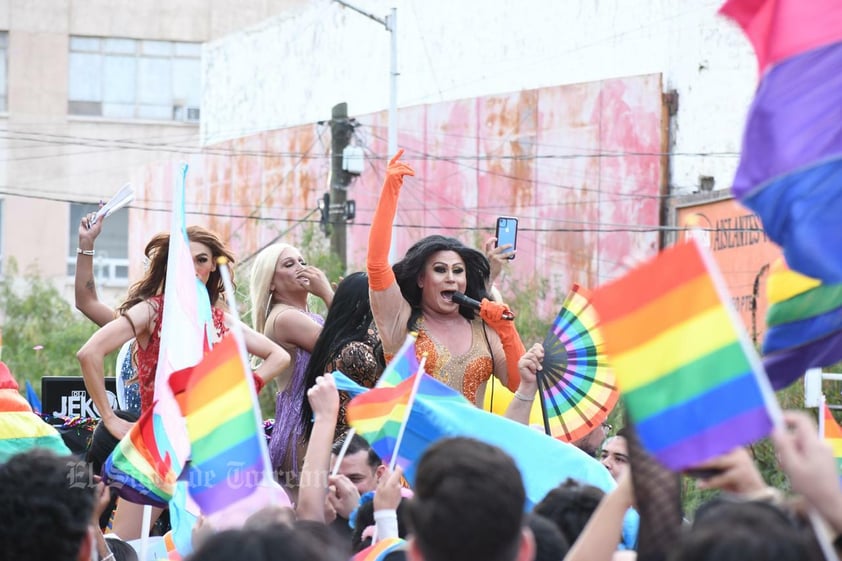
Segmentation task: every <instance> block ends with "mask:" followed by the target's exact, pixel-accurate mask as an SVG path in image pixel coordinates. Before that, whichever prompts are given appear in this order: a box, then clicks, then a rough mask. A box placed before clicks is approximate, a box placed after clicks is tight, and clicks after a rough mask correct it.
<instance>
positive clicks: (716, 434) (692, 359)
mask: <svg viewBox="0 0 842 561" xmlns="http://www.w3.org/2000/svg"><path fill="white" fill-rule="evenodd" d="M724 286H725V285H724V281H722V279H721V277H720V276H719V271H718V270H717V269H716V265H715V263H714V261H713V259H712V257H711V256H710V255H709V254H708V253H706V252H705V250H704V249H703V248H702V247H701V246H699V244H698V242H696V241H695V240H693V241H691V242H689V243H683V244H679V245H676V246H673V247H671V248H669V249H667V250H664V251H663V252H661V253H660V254H659V255H658V256H657V257H655V258H654V259H652V260H650V261H649V262H647V263H645V264H643V265H642V266H640V267H638V268H637V269H634V270H632V271H631V272H629V273H628V274H627V275H625V276H624V277H622V278H620V279H618V280H615V281H613V282H611V283H608V284H606V285H604V286H602V287H600V288H598V289H597V290H596V291H595V292H594V293H593V294H592V296H591V302H592V303H593V306H594V307H595V308H596V310H597V313H598V314H599V317H600V329H601V330H602V334H603V337H604V339H605V346H606V351H607V354H608V357H609V360H610V361H611V365H612V367H613V368H614V373H615V375H616V377H617V382H618V385H619V387H620V392H621V394H622V395H623V399H624V402H625V404H626V407H627V410H628V413H629V415H630V417H631V419H632V421H633V422H634V424H635V427H636V428H637V432H638V434H639V435H640V439H641V441H642V442H643V444H644V446H645V447H646V448H647V449H648V450H649V451H650V452H651V453H652V454H653V455H654V456H655V457H657V458H658V459H659V460H660V461H661V462H662V463H663V464H664V465H665V466H667V467H668V468H670V469H673V470H681V469H685V468H690V467H692V466H694V465H697V464H700V463H702V462H704V461H706V460H708V459H710V458H712V457H715V456H717V455H720V454H723V453H725V452H728V451H730V450H732V449H733V448H734V447H736V446H740V445H744V444H746V443H749V442H753V441H755V440H757V439H759V438H762V437H764V436H766V435H767V434H768V433H769V432H770V430H771V428H772V425H773V418H774V419H778V418H780V412H779V410H778V409H777V402H776V401H775V399H774V394H773V393H772V391H771V388H770V387H769V382H768V380H767V379H766V376H765V374H764V373H763V367H762V365H761V364H760V360H759V358H758V357H757V354H756V352H755V351H754V348H753V347H752V345H751V343H750V341H749V339H748V337H747V336H746V334H745V332H744V330H743V329H742V327H741V324H740V321H739V319H738V317H737V315H736V312H735V311H734V310H733V308H732V307H731V301H730V299H729V298H728V295H727V291H726V290H725V288H724Z"/></svg>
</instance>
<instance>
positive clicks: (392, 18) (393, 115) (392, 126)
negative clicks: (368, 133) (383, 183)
mask: <svg viewBox="0 0 842 561" xmlns="http://www.w3.org/2000/svg"><path fill="white" fill-rule="evenodd" d="M334 1H335V2H337V3H339V4H341V5H343V6H345V7H346V8H348V9H350V10H353V11H355V12H357V13H358V14H360V15H362V16H365V17H367V18H369V19H371V20H374V21H376V22H377V23H379V24H380V25H382V26H383V27H385V28H386V31H388V32H389V33H390V34H391V36H390V38H389V39H390V41H389V141H388V154H386V161H387V162H388V161H389V159H390V158H391V157H392V156H394V155H395V153H396V152H397V151H398V11H397V9H396V8H392V9H391V10H390V11H389V15H388V16H386V17H385V18H379V17H377V16H375V15H374V14H370V13H368V12H365V11H363V10H361V9H359V8H357V7H356V6H354V5H352V4H349V3H348V2H346V1H345V0H334ZM394 240H395V227H394V226H392V245H391V247H389V262H390V263H394V262H395V261H397V254H396V252H395V241H394Z"/></svg>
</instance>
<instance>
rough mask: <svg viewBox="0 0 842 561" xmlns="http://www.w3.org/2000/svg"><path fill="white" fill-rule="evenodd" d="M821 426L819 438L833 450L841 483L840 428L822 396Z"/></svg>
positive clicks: (841, 430)
mask: <svg viewBox="0 0 842 561" xmlns="http://www.w3.org/2000/svg"><path fill="white" fill-rule="evenodd" d="M819 424H820V425H821V430H820V431H819V432H820V433H821V436H822V437H823V438H824V439H825V442H827V443H828V444H829V445H830V448H831V449H832V450H833V457H834V458H836V473H837V474H838V475H839V481H840V483H842V427H840V426H839V423H837V422H836V419H835V418H834V417H833V413H832V412H831V411H830V407H828V406H827V403H825V401H824V396H822V416H821V420H820V422H819Z"/></svg>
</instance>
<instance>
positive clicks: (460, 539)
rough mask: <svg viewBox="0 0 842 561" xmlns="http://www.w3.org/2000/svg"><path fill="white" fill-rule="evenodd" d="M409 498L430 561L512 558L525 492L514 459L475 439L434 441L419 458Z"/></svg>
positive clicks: (417, 538) (418, 542)
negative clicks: (412, 492) (412, 491)
mask: <svg viewBox="0 0 842 561" xmlns="http://www.w3.org/2000/svg"><path fill="white" fill-rule="evenodd" d="M414 490H415V496H414V497H413V498H412V500H411V501H410V503H409V512H408V515H409V516H408V518H409V526H410V531H411V533H412V534H413V535H414V545H413V547H417V548H418V551H420V553H421V555H422V556H423V558H424V560H425V561H455V560H460V559H482V560H483V561H511V560H513V559H515V558H516V556H517V554H518V550H519V548H520V545H521V540H522V536H523V533H522V532H523V521H524V504H525V500H526V493H525V491H524V487H523V480H522V479H521V475H520V471H519V470H518V468H517V466H516V465H515V462H514V460H512V458H511V457H510V456H509V455H508V454H506V453H505V452H503V451H502V450H500V449H499V448H497V447H495V446H491V445H488V444H485V443H483V442H480V441H478V440H474V439H471V438H462V437H459V438H449V439H444V440H441V441H439V442H437V443H436V444H434V445H432V446H431V447H430V448H428V449H427V451H426V452H425V453H424V455H423V456H422V457H421V460H420V462H419V463H418V472H417V475H416V478H415V488H414Z"/></svg>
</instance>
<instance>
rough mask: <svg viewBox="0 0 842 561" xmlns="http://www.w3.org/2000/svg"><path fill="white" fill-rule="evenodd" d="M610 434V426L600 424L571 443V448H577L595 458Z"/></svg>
mask: <svg viewBox="0 0 842 561" xmlns="http://www.w3.org/2000/svg"><path fill="white" fill-rule="evenodd" d="M610 432H611V425H610V424H608V423H600V424H598V425H597V426H595V427H594V428H593V430H591V432H589V433H588V434H586V435H585V436H583V437H582V438H580V439H579V440H576V441H574V442H572V444H573V446H576V447H577V448H579V449H580V450H581V451H582V452H584V453H585V454H587V455H588V456H591V457H592V458H596V457H597V454H598V453H599V449H600V448H601V447H602V443H603V442H605V438H606V437H607V436H608V434H609V433H610Z"/></svg>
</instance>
